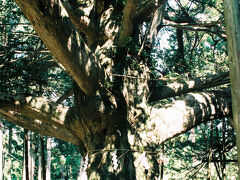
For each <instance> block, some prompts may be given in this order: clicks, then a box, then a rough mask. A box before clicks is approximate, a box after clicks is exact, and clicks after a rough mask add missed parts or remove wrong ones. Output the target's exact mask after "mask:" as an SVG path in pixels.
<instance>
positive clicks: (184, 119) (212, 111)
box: [146, 89, 232, 143]
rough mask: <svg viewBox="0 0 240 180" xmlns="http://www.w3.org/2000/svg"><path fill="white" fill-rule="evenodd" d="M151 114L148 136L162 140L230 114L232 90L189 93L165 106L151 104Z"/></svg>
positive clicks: (151, 138) (150, 138) (151, 139)
mask: <svg viewBox="0 0 240 180" xmlns="http://www.w3.org/2000/svg"><path fill="white" fill-rule="evenodd" d="M149 114H150V117H149V120H148V122H147V123H146V124H148V126H147V127H148V128H149V129H148V130H147V132H148V135H147V137H148V140H149V141H154V140H157V141H159V143H162V142H164V141H166V140H168V139H170V138H172V137H175V136H177V135H179V134H182V133H184V132H186V131H188V130H190V129H191V128H193V127H195V126H197V125H199V124H201V123H203V122H206V121H209V120H214V119H221V118H224V117H229V116H231V115H232V111H231V92H230V90H229V89H226V90H219V91H211V92H203V93H189V94H187V95H186V96H185V97H184V98H183V100H178V101H175V102H174V103H173V104H172V105H169V106H165V107H164V108H159V107H158V104H155V105H154V106H151V107H150V108H149Z"/></svg>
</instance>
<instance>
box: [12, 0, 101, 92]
mask: <svg viewBox="0 0 240 180" xmlns="http://www.w3.org/2000/svg"><path fill="white" fill-rule="evenodd" d="M16 2H17V4H18V5H19V6H20V8H21V9H22V10H23V12H24V13H25V15H26V16H27V18H28V19H29V21H30V22H31V24H32V25H33V27H34V29H35V30H36V32H37V33H38V35H39V36H40V37H41V39H42V40H43V42H44V44H45V45H46V46H47V48H48V49H49V50H50V51H51V53H52V54H53V56H55V58H56V59H57V60H58V61H59V62H60V63H61V64H62V65H63V66H64V67H65V69H66V70H67V71H68V72H69V73H70V74H71V76H72V77H73V78H74V80H75V81H76V82H77V84H78V85H79V87H80V88H81V89H82V90H83V91H84V92H85V93H86V94H87V95H90V94H92V93H94V92H95V91H96V89H97V88H98V87H99V83H98V82H99V81H101V80H102V79H103V76H104V73H103V72H102V71H101V68H100V65H99V63H98V62H97V60H96V58H95V57H94V56H93V54H92V53H91V51H90V50H89V48H88V47H87V46H86V44H85V43H84V41H83V39H82V38H81V37H80V35H79V34H78V33H77V31H76V30H75V28H74V27H72V24H71V23H69V20H68V18H67V16H66V12H65V9H64V8H63V6H62V4H61V3H60V1H54V3H49V2H48V1H38V0H31V1H30V0H16Z"/></svg>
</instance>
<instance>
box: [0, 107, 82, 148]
mask: <svg viewBox="0 0 240 180" xmlns="http://www.w3.org/2000/svg"><path fill="white" fill-rule="evenodd" d="M0 117H1V118H2V119H4V120H6V121H8V122H11V123H13V124H16V125H18V126H21V127H23V128H25V129H28V130H31V131H34V132H37V133H40V134H42V135H45V136H51V137H55V138H57V139H61V140H63V141H67V142H71V143H73V144H76V145H78V139H77V138H76V137H75V136H73V135H71V134H70V133H69V132H68V130H67V129H66V128H65V129H62V128H58V127H56V126H54V125H51V124H49V123H44V122H41V121H40V120H36V119H32V118H28V117H23V116H20V115H18V114H16V113H14V112H13V111H11V112H7V111H4V110H0Z"/></svg>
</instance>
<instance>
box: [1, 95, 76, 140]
mask: <svg viewBox="0 0 240 180" xmlns="http://www.w3.org/2000/svg"><path fill="white" fill-rule="evenodd" d="M67 112H68V108H67V107H64V106H62V105H58V106H56V107H55V106H53V105H50V104H49V103H48V102H47V100H46V99H45V98H39V97H38V98H36V97H35V98H34V97H27V98H25V97H24V96H20V95H19V96H9V95H4V94H1V96H0V114H1V117H2V118H4V119H6V120H8V121H10V122H12V123H14V124H17V125H20V126H22V127H23V128H26V129H30V130H33V131H37V132H39V133H41V134H44V135H48V136H54V137H56V138H58V139H62V140H65V141H69V142H72V143H74V144H76V143H77V139H76V138H75V137H74V136H73V135H71V133H69V131H68V129H67V126H66V124H65V117H66V114H67Z"/></svg>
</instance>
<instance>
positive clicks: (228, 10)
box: [224, 0, 240, 179]
mask: <svg viewBox="0 0 240 180" xmlns="http://www.w3.org/2000/svg"><path fill="white" fill-rule="evenodd" d="M224 15H225V22H226V32H227V42H228V56H229V64H230V80H231V90H232V109H233V121H234V129H235V132H236V142H237V152H238V178H239V179H240V110H239V108H240V81H239V77H240V11H239V0H224Z"/></svg>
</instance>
